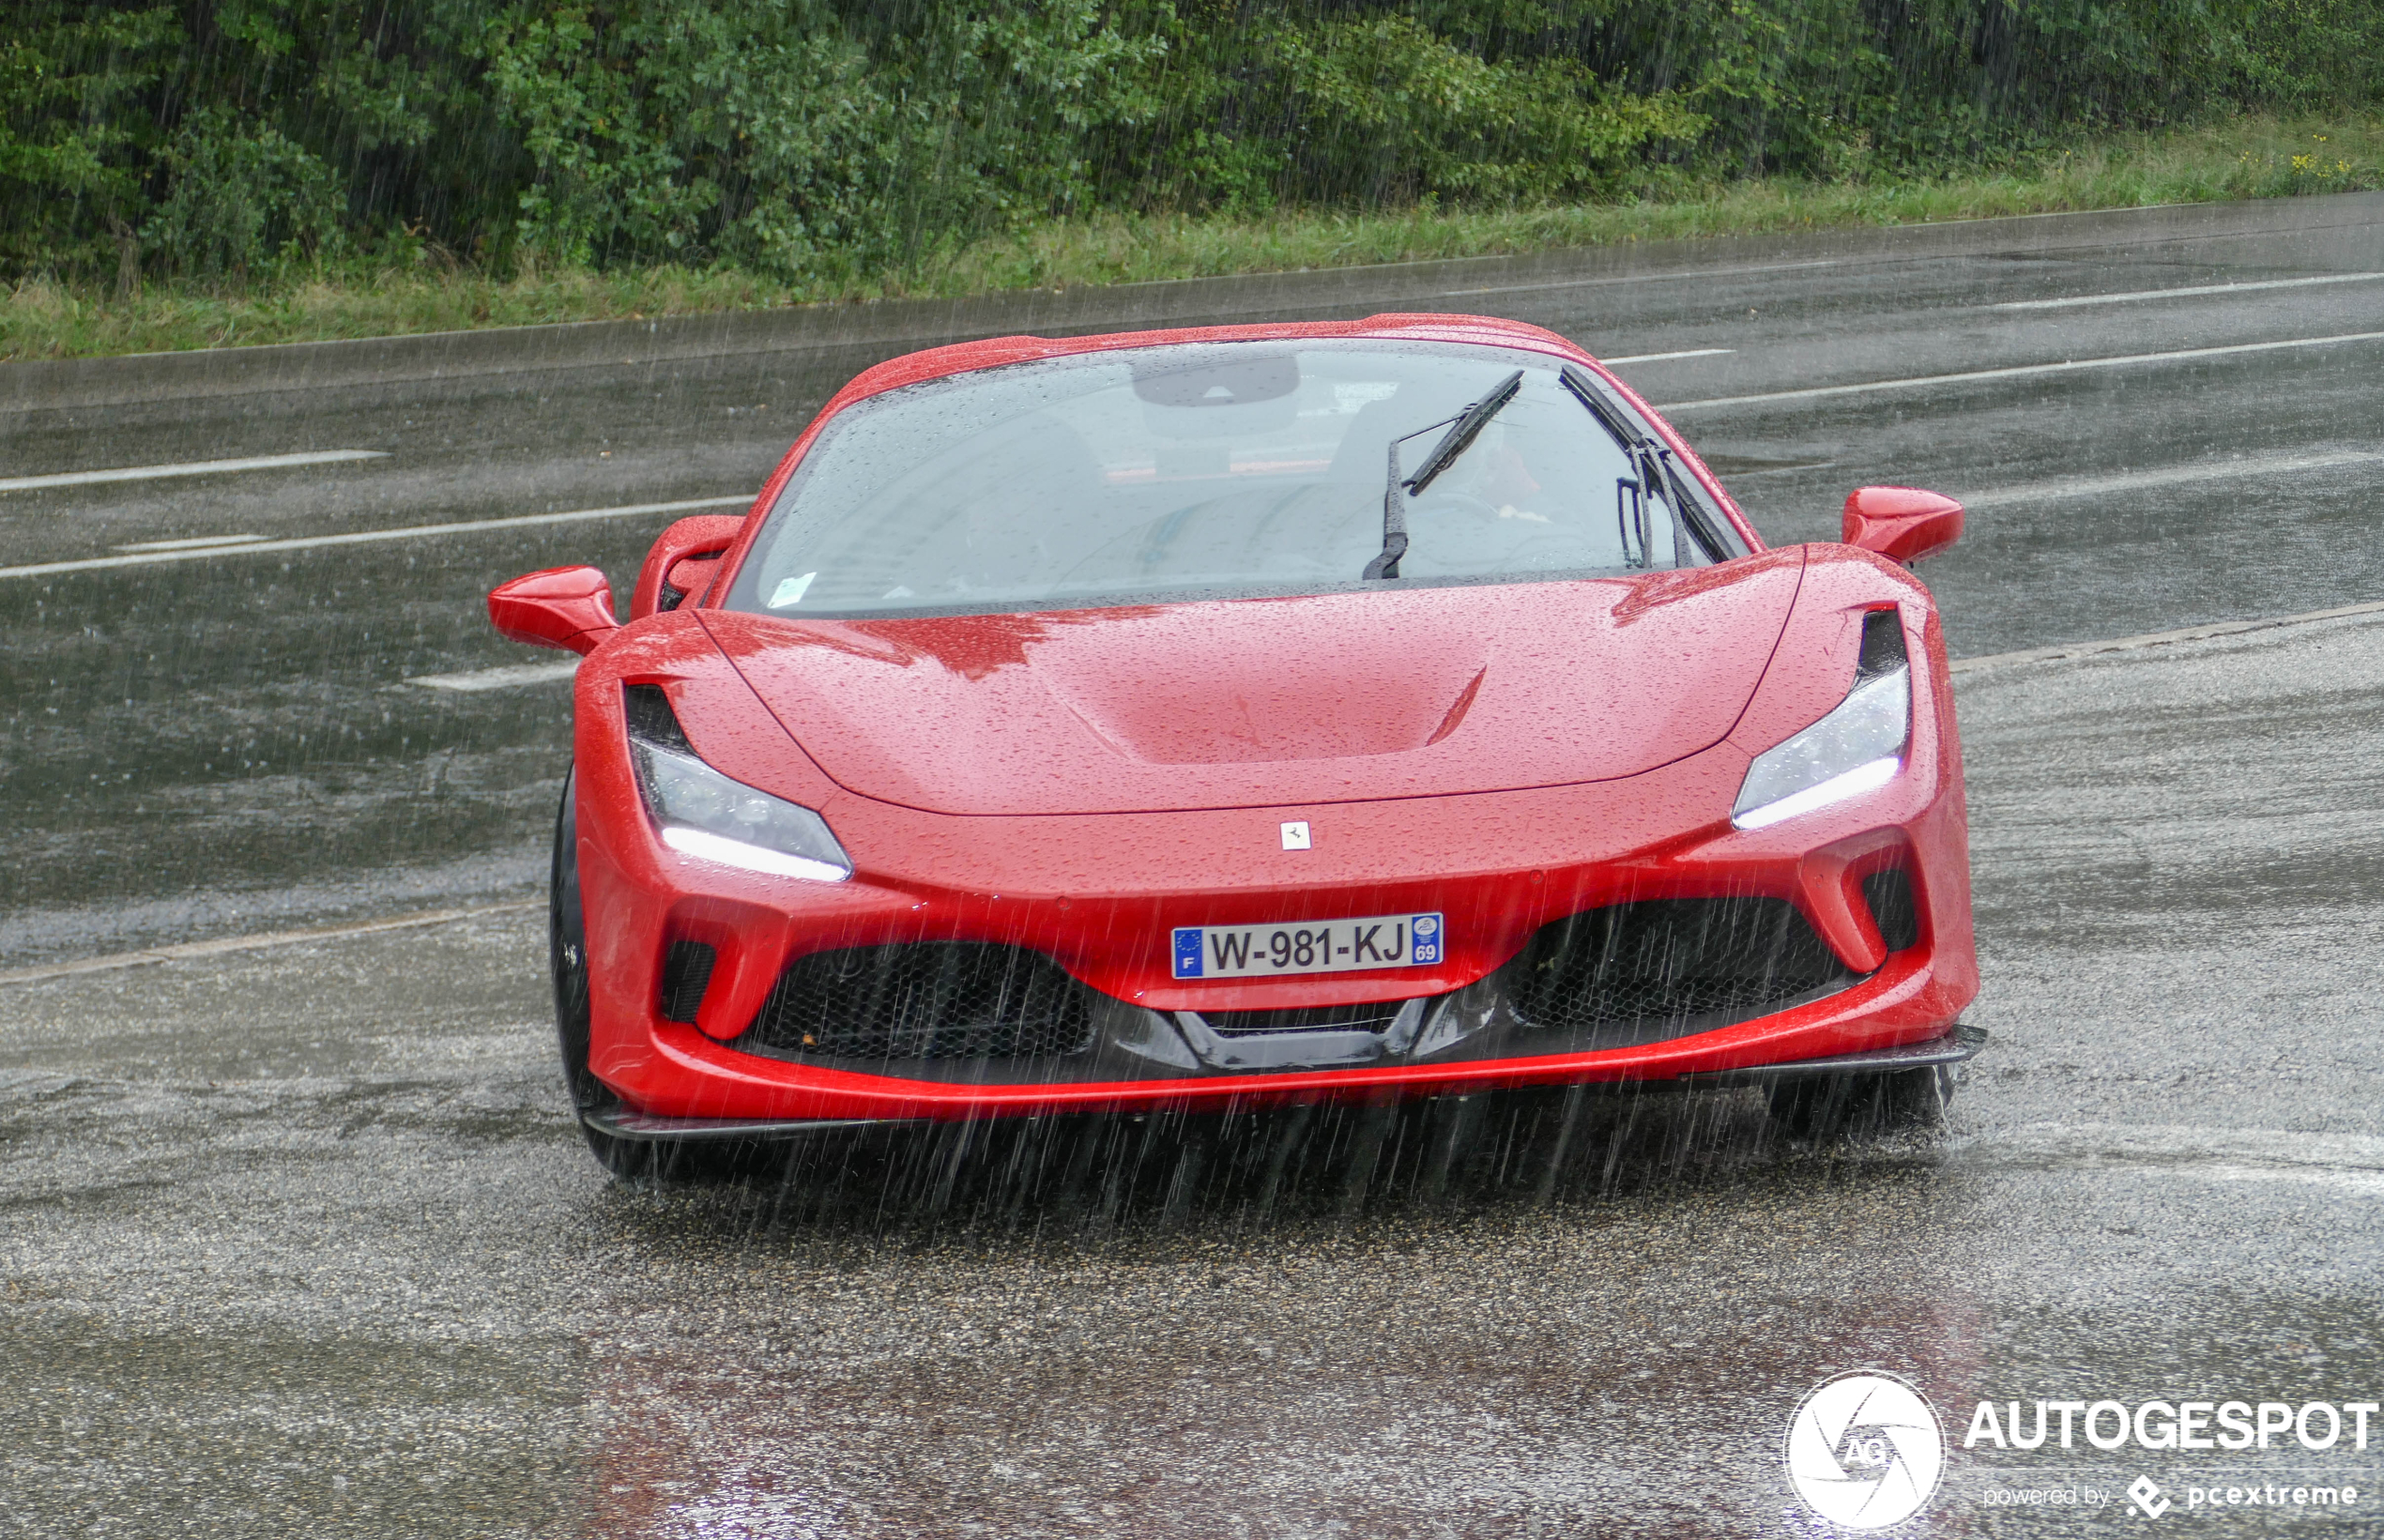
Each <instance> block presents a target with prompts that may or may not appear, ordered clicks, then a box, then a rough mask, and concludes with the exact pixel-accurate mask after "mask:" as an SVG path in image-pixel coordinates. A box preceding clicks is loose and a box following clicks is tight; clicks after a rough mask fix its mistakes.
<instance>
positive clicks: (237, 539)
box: [116, 535, 265, 551]
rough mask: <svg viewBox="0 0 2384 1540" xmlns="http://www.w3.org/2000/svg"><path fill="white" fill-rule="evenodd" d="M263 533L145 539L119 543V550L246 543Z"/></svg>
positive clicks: (196, 548) (181, 548)
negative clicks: (128, 543) (126, 543)
mask: <svg viewBox="0 0 2384 1540" xmlns="http://www.w3.org/2000/svg"><path fill="white" fill-rule="evenodd" d="M264 538H265V537H264V536H263V535H198V536H194V537H192V538H191V539H190V540H145V541H134V542H132V543H131V544H130V545H119V546H117V547H116V549H117V550H119V551H196V550H200V549H202V548H203V547H206V546H216V545H246V544H247V543H249V542H250V541H260V540H263V539H264Z"/></svg>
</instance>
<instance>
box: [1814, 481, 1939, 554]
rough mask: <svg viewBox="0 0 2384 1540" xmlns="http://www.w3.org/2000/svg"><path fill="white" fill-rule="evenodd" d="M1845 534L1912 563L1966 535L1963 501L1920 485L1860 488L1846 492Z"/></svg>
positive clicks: (1849, 539)
mask: <svg viewBox="0 0 2384 1540" xmlns="http://www.w3.org/2000/svg"><path fill="white" fill-rule="evenodd" d="M1841 538H1842V539H1843V540H1844V541H1845V542H1846V543H1847V544H1848V545H1858V546H1860V547H1862V549H1864V550H1866V551H1869V552H1872V553H1873V554H1875V555H1878V556H1883V557H1887V559H1888V560H1889V561H1901V562H1903V563H1904V564H1905V565H1907V566H1909V565H1910V564H1912V563H1913V562H1916V561H1918V560H1919V559H1920V558H1921V557H1933V556H1935V555H1936V554H1937V553H1938V552H1940V551H1942V550H1944V549H1945V548H1946V547H1947V546H1948V545H1951V544H1952V543H1953V542H1954V541H1958V540H1960V539H1961V538H1962V505H1961V504H1960V503H1958V502H1955V501H1954V500H1953V499H1952V498H1951V497H1948V496H1941V495H1940V494H1937V493H1934V492H1922V491H1921V490H1919V489H1918V487H1857V488H1855V490H1854V491H1853V492H1851V493H1848V494H1847V495H1846V522H1845V533H1844V534H1843V536H1842V537H1841Z"/></svg>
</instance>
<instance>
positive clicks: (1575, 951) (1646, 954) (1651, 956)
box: [1506, 898, 1850, 1031]
mask: <svg viewBox="0 0 2384 1540" xmlns="http://www.w3.org/2000/svg"><path fill="white" fill-rule="evenodd" d="M1506 966H1507V968H1509V969H1510V970H1511V972H1510V973H1509V975H1508V976H1509V978H1510V979H1511V981H1512V983H1511V985H1510V987H1511V988H1512V989H1513V991H1514V996H1513V998H1514V1001H1515V1014H1517V1015H1518V1016H1521V1018H1522V1019H1523V1020H1524V1022H1526V1023H1527V1024H1529V1025H1530V1026H1532V1027H1536V1028H1543V1029H1552V1030H1559V1031H1564V1030H1578V1029H1583V1028H1593V1027H1604V1026H1611V1025H1619V1024H1623V1023H1635V1022H1666V1021H1673V1022H1685V1021H1689V1020H1692V1019H1695V1018H1699V1017H1713V1016H1737V1017H1742V1018H1743V1017H1746V1016H1751V1015H1761V1014H1764V1013H1765V1012H1766V1011H1769V1010H1773V1009H1777V1008H1779V1007H1780V1006H1783V1005H1785V1004H1787V1003H1788V1002H1789V1001H1791V1000H1794V999H1796V998H1797V997H1798V996H1801V995H1810V994H1812V993H1813V992H1815V991H1817V990H1820V989H1824V988H1826V987H1828V986H1829V985H1832V984H1841V983H1847V982H1850V981H1849V978H1848V975H1847V973H1846V971H1845V969H1844V968H1843V967H1842V966H1841V964H1840V963H1839V961H1838V959H1837V957H1836V955H1835V954H1834V953H1831V952H1830V950H1829V949H1828V947H1827V946H1826V945H1824V944H1823V942H1822V939H1821V938H1820V937H1818V936H1816V935H1814V934H1813V931H1812V927H1811V925H1809V924H1807V923H1806V922H1805V918H1804V916H1803V915H1801V914H1798V913H1797V912H1796V906H1795V905H1793V904H1790V903H1789V902H1788V901H1787V900H1785V899H1780V898H1687V899H1659V900H1654V901H1650V902H1644V903H1638V904H1615V905H1612V906H1610V907H1605V908H1600V909H1585V910H1583V911H1582V913H1580V914H1576V915H1573V916H1571V917H1570V918H1569V919H1565V920H1559V921H1557V922H1555V923H1553V924H1550V925H1543V926H1542V927H1540V929H1539V930H1538V932H1537V933H1536V934H1535V935H1534V936H1533V937H1532V938H1531V940H1530V941H1529V942H1527V943H1525V945H1524V947H1523V951H1522V953H1521V955H1519V956H1518V957H1517V958H1516V959H1515V960H1514V961H1513V962H1511V963H1509V964H1507V965H1506Z"/></svg>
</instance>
